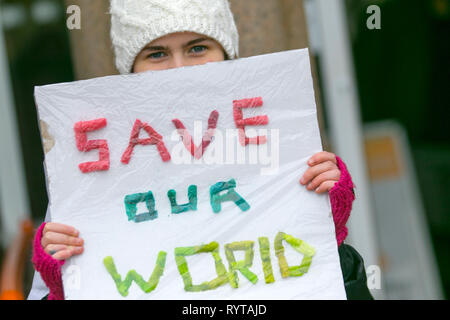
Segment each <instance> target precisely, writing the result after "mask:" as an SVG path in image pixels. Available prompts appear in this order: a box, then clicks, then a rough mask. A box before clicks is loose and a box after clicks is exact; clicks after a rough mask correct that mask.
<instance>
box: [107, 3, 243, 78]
mask: <svg viewBox="0 0 450 320" xmlns="http://www.w3.org/2000/svg"><path fill="white" fill-rule="evenodd" d="M110 4H111V6H110V13H111V40H112V44H113V47H114V52H115V56H116V67H117V69H118V70H119V72H120V73H121V74H127V73H130V72H131V71H132V70H131V69H132V67H133V64H134V60H135V59H136V56H137V55H138V54H139V53H140V52H141V50H142V49H143V48H144V47H145V46H146V45H147V44H149V43H150V42H152V41H153V40H156V39H158V38H160V37H163V36H165V35H168V34H170V33H174V32H183V31H189V32H195V33H199V34H202V35H205V36H208V37H210V38H212V39H214V40H216V41H217V42H219V43H220V44H221V45H222V47H223V49H224V50H225V52H226V53H227V54H228V57H230V59H235V58H237V57H238V55H239V35H238V31H237V28H236V24H235V22H234V17H233V14H232V12H231V9H230V4H229V2H228V0H111V2H110Z"/></svg>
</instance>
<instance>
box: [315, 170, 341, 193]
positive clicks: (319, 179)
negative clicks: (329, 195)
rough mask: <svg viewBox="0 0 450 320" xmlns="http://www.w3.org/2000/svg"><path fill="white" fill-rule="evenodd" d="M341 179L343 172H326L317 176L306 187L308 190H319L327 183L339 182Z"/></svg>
mask: <svg viewBox="0 0 450 320" xmlns="http://www.w3.org/2000/svg"><path fill="white" fill-rule="evenodd" d="M340 177H341V171H339V169H334V170H328V171H325V172H323V173H321V174H319V175H318V176H316V177H315V178H314V179H313V180H312V181H311V182H310V183H309V184H308V186H307V187H306V189H308V190H315V189H317V188H318V187H319V186H320V185H321V184H322V183H323V182H325V181H333V182H338V181H339V178H340Z"/></svg>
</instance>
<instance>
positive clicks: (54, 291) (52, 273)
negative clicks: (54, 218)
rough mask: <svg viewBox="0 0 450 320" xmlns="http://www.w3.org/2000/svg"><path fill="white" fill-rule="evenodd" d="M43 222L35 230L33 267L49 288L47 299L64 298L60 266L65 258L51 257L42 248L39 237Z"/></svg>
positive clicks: (40, 236)
mask: <svg viewBox="0 0 450 320" xmlns="http://www.w3.org/2000/svg"><path fill="white" fill-rule="evenodd" d="M45 224H46V223H45V222H44V223H43V224H41V226H40V227H39V229H37V231H36V235H35V237H34V245H33V249H34V250H33V258H32V261H33V263H34V268H35V269H36V271H38V272H39V273H40V274H41V277H42V280H44V282H45V284H46V285H47V288H49V290H50V293H49V295H48V300H64V290H63V284H62V277H61V266H62V265H63V264H64V262H65V260H56V259H53V257H52V256H51V255H49V254H48V253H47V252H45V251H44V249H43V248H42V245H41V239H42V231H43V230H44V227H45Z"/></svg>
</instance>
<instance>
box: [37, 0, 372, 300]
mask: <svg viewBox="0 0 450 320" xmlns="http://www.w3.org/2000/svg"><path fill="white" fill-rule="evenodd" d="M238 38H239V36H238V32H237V29H236V25H235V22H234V18H233V14H232V13H231V10H230V7H229V3H228V0H127V1H123V0H111V40H112V43H113V47H114V51H115V56H116V61H115V62H116V66H117V69H118V70H119V71H120V73H121V74H127V73H133V72H134V73H138V72H143V71H148V70H164V69H170V68H178V67H182V66H192V65H200V64H205V63H208V62H217V61H223V60H228V59H236V58H238ZM308 165H309V169H308V170H307V171H306V172H305V173H304V174H303V176H302V177H299V178H300V179H299V186H298V187H306V188H307V189H308V190H310V191H312V192H316V193H319V194H320V193H324V192H329V195H330V200H331V205H332V211H333V218H334V223H335V229H336V239H337V242H338V246H339V254H340V258H341V266H342V269H343V275H344V283H345V285H346V291H347V297H348V298H358V297H360V298H371V296H370V293H369V292H368V290H367V286H366V283H365V281H366V280H365V279H366V278H365V271H364V267H363V263H362V259H361V257H360V256H359V255H358V254H357V252H356V251H354V249H352V248H351V247H349V246H346V245H344V244H342V242H343V241H344V239H345V238H346V236H347V228H346V226H345V224H346V222H347V220H348V217H349V215H350V211H351V207H352V202H353V200H354V193H353V183H352V180H351V177H350V174H349V173H348V171H347V169H346V166H345V164H344V163H343V162H342V160H341V159H340V158H339V157H337V156H336V155H334V154H333V153H329V152H319V153H317V154H315V155H313V156H312V157H311V158H310V159H309V161H308ZM46 221H47V219H46ZM83 250H84V247H83V239H81V238H80V237H79V231H78V230H75V229H74V228H73V227H71V226H67V225H63V224H59V223H52V222H48V223H45V222H44V223H43V224H42V225H41V226H40V228H39V229H38V230H37V232H36V236H35V240H34V254H33V259H32V260H33V263H34V265H35V268H36V270H37V271H38V272H39V273H40V274H41V277H42V279H43V281H44V282H45V284H46V286H47V287H48V289H49V295H48V296H47V298H48V299H64V292H63V287H62V280H61V266H62V265H63V264H64V262H65V260H66V259H69V258H70V257H72V256H74V255H78V254H82V253H83ZM39 283H41V285H40V284H39ZM39 286H40V287H41V292H45V288H44V290H42V288H43V287H44V286H43V285H42V282H40V279H39V278H38V277H37V278H36V279H35V282H34V285H33V289H32V292H31V294H30V297H33V296H34V297H36V294H38V293H37V292H38V291H37V290H39ZM352 290H353V291H352ZM355 290H356V291H355ZM354 293H357V296H355V294H354ZM44 296H45V294H42V293H41V296H40V297H41V298H42V297H44Z"/></svg>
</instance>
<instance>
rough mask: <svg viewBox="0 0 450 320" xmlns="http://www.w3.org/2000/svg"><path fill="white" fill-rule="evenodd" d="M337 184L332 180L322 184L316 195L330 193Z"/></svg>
mask: <svg viewBox="0 0 450 320" xmlns="http://www.w3.org/2000/svg"><path fill="white" fill-rule="evenodd" d="M336 183H337V181H331V180H327V181H325V182H322V184H321V185H320V186H319V187H318V188H317V189H316V190H315V192H316V193H324V192H327V191H330V190H331V189H332V188H333V187H334V185H335V184H336Z"/></svg>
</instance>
